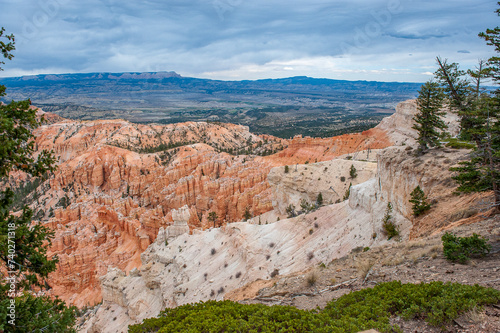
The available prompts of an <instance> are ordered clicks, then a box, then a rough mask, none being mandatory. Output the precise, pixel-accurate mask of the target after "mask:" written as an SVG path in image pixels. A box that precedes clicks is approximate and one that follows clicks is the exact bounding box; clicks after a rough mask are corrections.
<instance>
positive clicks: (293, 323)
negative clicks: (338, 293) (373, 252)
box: [129, 281, 500, 333]
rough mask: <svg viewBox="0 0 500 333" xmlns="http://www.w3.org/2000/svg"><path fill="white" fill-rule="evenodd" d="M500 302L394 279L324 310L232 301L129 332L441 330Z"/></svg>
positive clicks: (179, 312)
mask: <svg viewBox="0 0 500 333" xmlns="http://www.w3.org/2000/svg"><path fill="white" fill-rule="evenodd" d="M308 283H309V282H308ZM498 302H500V291H498V290H495V289H492V288H484V287H481V286H478V285H474V286H469V285H461V284H458V283H450V282H448V283H443V282H431V283H420V284H402V283H401V282H399V281H393V282H386V283H381V284H379V285H377V286H375V287H374V288H367V289H363V290H360V291H356V292H352V293H350V294H347V295H344V296H342V297H340V298H339V299H337V300H333V301H331V302H329V303H328V304H327V306H326V307H325V309H324V310H322V311H320V310H312V311H306V310H299V309H297V308H294V307H292V306H281V305H274V306H266V305H262V304H240V303H236V302H232V301H220V302H216V301H208V302H200V303H196V304H187V305H183V306H179V307H177V308H173V309H166V310H164V311H162V312H161V313H160V315H159V317H158V318H150V319H145V320H144V321H143V322H142V323H141V324H137V325H132V326H129V332H130V333H146V332H172V333H175V332H214V333H215V332H319V333H326V332H334V333H335V332H359V331H362V330H368V329H372V328H374V329H377V330H379V331H380V332H392V331H395V330H396V331H398V330H400V329H399V328H398V327H397V326H392V325H391V324H390V322H389V318H390V317H392V316H396V315H397V316H401V317H403V318H405V319H411V318H424V319H425V320H426V321H427V322H429V323H430V324H432V325H434V326H440V327H443V326H444V325H445V324H447V323H449V322H451V321H452V320H453V319H454V318H456V317H458V316H459V315H460V314H461V313H463V312H465V311H468V310H470V309H472V308H474V307H477V306H481V305H485V304H496V303H498Z"/></svg>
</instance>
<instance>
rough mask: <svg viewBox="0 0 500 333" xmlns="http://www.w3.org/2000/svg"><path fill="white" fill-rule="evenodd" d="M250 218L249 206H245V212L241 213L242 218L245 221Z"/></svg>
mask: <svg viewBox="0 0 500 333" xmlns="http://www.w3.org/2000/svg"><path fill="white" fill-rule="evenodd" d="M251 218H252V213H250V208H248V206H247V207H245V213H244V214H243V219H244V220H245V221H247V220H250V219H251Z"/></svg>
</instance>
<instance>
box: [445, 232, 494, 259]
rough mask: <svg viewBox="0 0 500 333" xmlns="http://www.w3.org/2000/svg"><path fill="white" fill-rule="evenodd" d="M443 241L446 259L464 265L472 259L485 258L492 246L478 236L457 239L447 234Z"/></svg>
mask: <svg viewBox="0 0 500 333" xmlns="http://www.w3.org/2000/svg"><path fill="white" fill-rule="evenodd" d="M441 240H442V241H443V253H444V256H445V257H446V259H448V260H451V261H458V262H460V263H462V264H465V263H466V262H467V261H468V260H469V258H470V257H474V256H475V257H483V256H485V255H487V254H488V253H490V251H491V245H489V244H486V241H487V239H485V238H484V237H482V236H480V235H478V234H473V235H472V236H470V237H457V236H455V235H453V234H449V233H445V234H444V235H443V237H441Z"/></svg>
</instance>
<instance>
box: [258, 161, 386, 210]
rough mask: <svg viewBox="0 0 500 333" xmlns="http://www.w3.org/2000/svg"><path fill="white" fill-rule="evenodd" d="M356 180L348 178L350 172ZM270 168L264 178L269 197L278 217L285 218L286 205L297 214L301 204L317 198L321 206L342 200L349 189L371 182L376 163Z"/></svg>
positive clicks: (319, 164) (342, 162)
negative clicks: (354, 171)
mask: <svg viewBox="0 0 500 333" xmlns="http://www.w3.org/2000/svg"><path fill="white" fill-rule="evenodd" d="M351 166H353V167H354V168H355V169H356V173H357V176H356V177H355V178H354V179H352V178H351V177H350V174H349V173H350V169H351ZM287 170H288V172H286V170H285V168H284V167H277V168H273V169H272V170H271V172H270V173H269V175H268V181H269V184H271V191H272V193H273V207H274V209H275V210H276V211H278V212H279V213H280V214H282V215H285V214H287V211H286V209H287V207H289V206H290V205H291V206H292V207H294V209H295V210H296V211H299V210H300V209H301V208H300V204H301V202H302V201H303V200H305V201H306V202H308V203H309V204H314V203H316V201H317V198H318V196H319V194H321V197H322V198H323V203H326V204H332V203H336V202H340V201H342V200H343V199H344V196H345V194H346V191H347V190H348V188H349V186H350V185H357V184H360V183H363V182H365V181H367V180H368V179H370V178H373V177H374V175H375V172H376V170H377V163H373V162H362V161H351V160H345V159H334V160H331V161H328V162H319V163H313V164H302V165H295V166H290V167H288V168H287Z"/></svg>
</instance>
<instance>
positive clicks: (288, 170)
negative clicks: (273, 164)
mask: <svg viewBox="0 0 500 333" xmlns="http://www.w3.org/2000/svg"><path fill="white" fill-rule="evenodd" d="M288 172H290V168H289V167H288V165H285V173H288Z"/></svg>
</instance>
